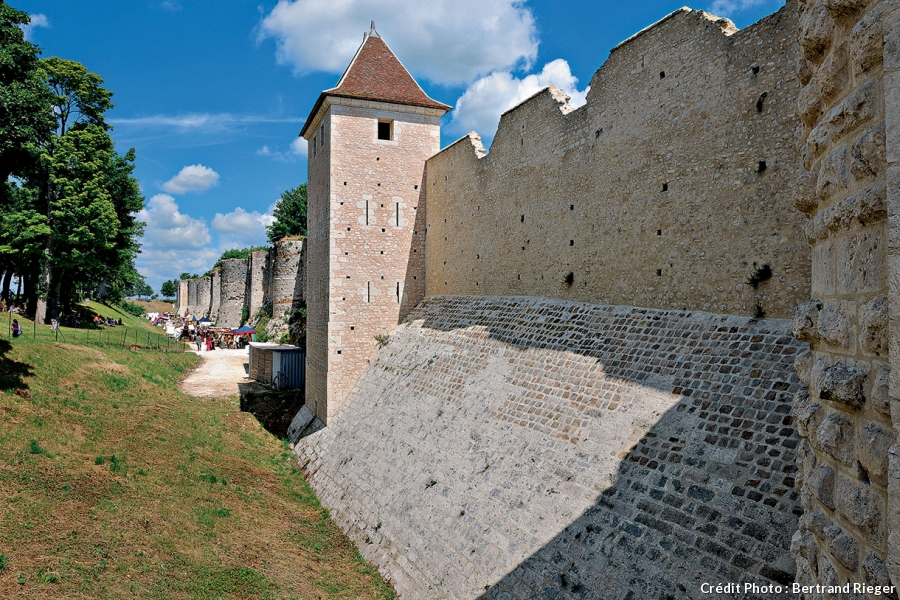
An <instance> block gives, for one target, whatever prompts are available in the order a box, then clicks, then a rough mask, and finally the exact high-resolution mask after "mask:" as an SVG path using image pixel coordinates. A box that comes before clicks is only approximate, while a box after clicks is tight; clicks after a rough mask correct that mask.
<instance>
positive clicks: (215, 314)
mask: <svg viewBox="0 0 900 600" xmlns="http://www.w3.org/2000/svg"><path fill="white" fill-rule="evenodd" d="M210 277H211V279H212V281H211V282H210V288H211V298H210V306H209V320H210V321H212V322H213V323H215V322H217V320H218V318H219V309H221V307H222V270H221V269H220V268H219V267H215V268H214V269H213V270H212V274H211V275H210Z"/></svg>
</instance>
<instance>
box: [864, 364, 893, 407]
mask: <svg viewBox="0 0 900 600" xmlns="http://www.w3.org/2000/svg"><path fill="white" fill-rule="evenodd" d="M874 371H875V376H874V377H873V378H872V393H871V398H870V399H869V404H870V405H871V406H872V407H873V408H874V409H875V410H877V411H878V412H879V413H881V414H883V415H884V416H886V417H890V416H891V398H890V394H889V393H888V385H889V380H890V374H891V370H890V368H889V367H887V366H884V365H879V366H876V367H875V368H874Z"/></svg>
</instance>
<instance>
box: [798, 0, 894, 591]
mask: <svg viewBox="0 0 900 600" xmlns="http://www.w3.org/2000/svg"><path fill="white" fill-rule="evenodd" d="M893 4H895V3H894V2H878V1H868V0H805V1H803V2H801V4H800V13H801V15H800V23H799V46H800V48H801V50H802V53H803V57H802V58H801V60H800V61H799V63H798V74H799V77H800V82H801V83H802V84H803V86H804V87H803V89H802V90H801V91H800V94H799V97H798V101H797V110H798V113H799V115H800V117H801V119H802V121H803V124H804V130H803V133H804V136H803V138H804V140H805V142H804V146H803V160H804V163H805V166H806V167H807V169H809V170H810V173H809V175H808V177H807V178H806V181H805V184H804V185H802V186H799V188H798V194H797V196H796V198H795V204H796V206H797V208H798V209H799V210H800V211H802V212H803V213H805V214H806V215H807V216H808V217H809V220H808V222H807V224H806V235H807V238H808V240H809V243H810V245H811V246H812V298H813V300H812V301H810V302H808V303H805V304H802V305H801V306H800V307H798V309H797V311H796V312H795V315H794V322H793V331H794V334H795V335H796V336H797V337H798V338H799V339H801V340H805V341H808V342H809V343H810V344H811V350H810V352H805V353H803V354H802V355H801V356H799V357H798V359H797V372H798V373H799V375H800V378H801V379H802V380H803V381H804V382H805V383H806V384H807V385H808V386H809V391H808V392H806V391H803V392H800V393H799V394H798V397H797V400H796V406H795V411H796V416H797V427H798V429H799V431H800V434H801V435H802V437H803V440H802V443H801V446H800V449H799V452H798V456H799V466H800V478H799V482H800V483H801V484H802V485H801V488H800V489H801V504H802V506H803V512H804V514H803V517H802V519H801V520H800V527H799V531H798V532H797V534H796V536H795V537H794V540H793V552H794V556H795V559H796V564H797V580H798V582H800V583H802V584H812V583H819V584H826V585H827V584H839V583H843V582H846V581H850V582H867V583H869V584H872V585H884V584H889V578H888V569H887V567H886V561H889V562H891V563H892V565H896V564H897V563H898V560H897V557H898V556H900V555H898V553H897V548H896V545H897V543H898V541H897V540H896V538H895V535H897V534H896V531H895V528H896V525H893V526H892V521H891V520H889V519H888V514H889V510H890V509H891V507H890V506H889V501H888V491H889V490H891V491H892V496H893V497H892V498H891V504H896V503H897V502H898V501H900V500H898V499H897V496H896V493H895V492H896V491H897V490H896V486H897V483H896V482H897V478H898V476H900V475H898V474H900V468H898V466H897V465H896V464H895V465H893V466H892V467H891V468H889V465H888V449H889V447H891V445H892V444H894V441H895V433H894V427H893V426H892V419H891V412H892V408H891V404H892V403H891V398H892V393H889V380H890V379H891V378H894V377H895V375H894V373H896V371H893V372H892V369H891V364H890V362H891V360H892V359H891V357H892V356H895V352H894V351H893V349H891V351H890V352H889V343H888V314H889V306H890V305H891V304H892V303H895V302H896V298H897V297H898V294H900V288H895V291H894V292H893V293H892V294H891V296H890V300H889V299H888V277H887V273H888V269H887V266H888V265H887V252H888V248H889V244H888V242H889V240H888V237H887V232H888V228H887V223H888V216H889V210H888V201H889V199H890V196H896V193H897V192H896V182H895V183H894V184H892V185H893V188H894V190H895V191H893V192H891V194H890V195H889V194H888V186H887V169H886V155H885V148H886V144H885V135H886V130H885V91H886V88H885V85H884V83H885V75H884V69H885V65H884V64H883V63H884V59H886V58H887V56H888V53H887V52H886V50H885V44H884V36H883V31H887V30H884V29H883V28H884V27H885V25H886V24H887V23H889V22H890V21H889V19H888V17H889V14H888V13H889V12H890V11H891V9H890V8H889V7H890V6H891V5H893ZM894 14H896V9H894ZM898 60H900V59H898V58H897V52H896V46H895V52H894V59H893V63H894V67H895V68H896V63H897V61H898ZM891 93H892V94H893V95H894V96H895V97H896V94H898V93H900V87H894V88H893V90H892V92H891ZM891 316H892V317H893V313H891ZM894 343H895V342H894ZM895 389H896V388H894V387H893V386H892V385H891V386H890V391H891V392H893V391H894V390H895ZM893 410H895V411H896V408H894V409H893ZM895 422H896V418H895ZM894 512H895V514H896V512H898V511H894ZM893 523H898V521H896V520H894V521H893ZM892 569H894V570H896V567H892ZM893 575H894V578H893V579H894V582H895V583H900V578H898V577H897V575H898V573H896V572H895V573H893ZM802 596H803V597H806V598H821V597H822V596H821V595H819V594H817V593H815V592H814V591H813V592H810V593H808V594H803V595H802ZM890 597H894V598H896V597H897V596H896V593H895V594H893V595H891V596H890Z"/></svg>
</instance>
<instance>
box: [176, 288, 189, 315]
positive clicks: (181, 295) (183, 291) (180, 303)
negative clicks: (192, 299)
mask: <svg viewBox="0 0 900 600" xmlns="http://www.w3.org/2000/svg"><path fill="white" fill-rule="evenodd" d="M187 306H188V282H187V280H186V279H180V280H178V292H177V294H176V296H175V313H176V314H177V315H178V316H180V317H183V316H184V313H185V311H186V310H187Z"/></svg>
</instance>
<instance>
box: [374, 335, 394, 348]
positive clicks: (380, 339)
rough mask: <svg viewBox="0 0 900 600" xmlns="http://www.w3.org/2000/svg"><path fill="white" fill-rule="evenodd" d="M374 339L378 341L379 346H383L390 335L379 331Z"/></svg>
mask: <svg viewBox="0 0 900 600" xmlns="http://www.w3.org/2000/svg"><path fill="white" fill-rule="evenodd" d="M375 341H376V342H378V347H379V348H384V347H385V346H387V345H388V343H389V342H390V341H391V336H389V335H388V334H386V333H380V334H378V335H376V336H375Z"/></svg>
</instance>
